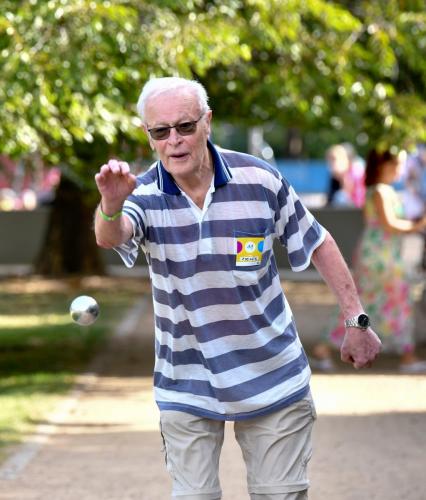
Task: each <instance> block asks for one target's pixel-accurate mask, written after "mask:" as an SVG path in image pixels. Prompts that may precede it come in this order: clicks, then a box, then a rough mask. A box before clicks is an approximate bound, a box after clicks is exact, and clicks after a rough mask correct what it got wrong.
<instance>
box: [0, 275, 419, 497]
mask: <svg viewBox="0 0 426 500" xmlns="http://www.w3.org/2000/svg"><path fill="white" fill-rule="evenodd" d="M285 286H286V288H287V290H288V298H289V301H290V303H291V305H292V307H293V311H294V313H295V317H296V319H297V321H298V326H299V331H300V335H301V337H302V341H303V342H304V343H305V345H306V346H307V349H308V352H309V348H310V346H311V345H312V343H313V342H314V341H315V339H316V338H317V336H318V329H319V328H320V326H321V325H323V324H325V323H324V322H326V321H327V319H328V317H329V316H330V314H332V311H333V307H334V306H333V299H332V297H331V296H330V294H329V293H328V291H327V289H326V288H325V286H324V285H323V284H321V283H287V284H286V285H285ZM144 290H145V292H146V290H147V287H146V286H144ZM422 318H423V315H422V314H421V315H420V319H422ZM422 321H423V320H422ZM152 325H153V315H152V307H151V297H150V295H149V294H148V293H144V294H143V296H142V298H141V299H140V300H139V301H138V302H137V303H136V304H135V306H133V307H132V308H131V309H130V310H129V311H128V313H127V314H126V315H125V317H124V318H123V321H122V322H121V323H120V325H119V327H118V328H117V331H116V333H115V335H114V336H113V337H112V338H111V340H110V342H109V344H108V345H107V346H106V348H105V350H104V351H102V352H101V353H99V355H98V356H97V357H96V358H95V359H94V360H93V363H92V364H91V366H90V367H89V369H88V372H87V373H86V374H85V375H82V376H81V377H79V380H78V384H77V385H76V387H75V389H74V390H73V391H72V392H71V393H70V394H69V396H68V397H67V398H65V399H64V401H63V402H62V404H61V405H60V406H59V407H58V408H57V410H56V411H55V413H53V414H52V415H50V416H49V417H48V418H47V419H46V421H44V422H39V426H38V429H37V433H36V434H35V435H34V436H32V437H31V438H30V439H28V441H27V442H26V443H24V444H23V445H22V446H20V447H18V448H16V449H15V450H13V453H11V455H10V457H9V458H8V459H7V460H6V461H5V462H4V463H3V464H1V465H0V499H1V500H133V499H138V500H140V499H144V500H145V499H146V500H166V499H167V498H170V479H169V477H168V474H167V472H166V470H165V467H164V459H163V455H162V453H161V438H160V435H159V432H158V411H157V408H156V406H155V403H154V401H153V398H152V382H151V370H152V358H153V328H152ZM418 329H419V331H420V329H422V331H424V330H423V329H424V323H423V322H421V324H419V325H418ZM422 351H423V350H422ZM425 354H426V353H425ZM312 392H313V395H314V398H315V401H316V405H317V411H318V420H317V423H316V426H315V430H314V456H313V459H312V461H311V463H310V477H311V490H310V495H309V498H310V499H311V500H365V499H369V500H373V499H374V500H375V499H377V500H421V499H426V490H425V487H424V484H425V483H424V464H425V450H426V375H421V376H407V375H400V374H398V372H397V371H396V369H395V360H394V359H392V358H389V357H382V358H381V359H380V360H379V361H378V363H377V364H376V365H375V367H374V368H373V369H370V370H368V371H360V372H355V371H354V370H353V369H352V368H351V367H344V366H343V365H340V366H339V370H338V372H337V373H335V374H331V375H324V374H319V373H314V375H313V378H312ZM226 425H227V428H226V430H227V432H226V439H225V445H224V449H223V453H222V459H221V479H222V488H223V499H224V500H230V499H232V500H248V498H249V497H248V494H247V491H246V486H245V470H244V464H243V461H242V458H241V453H240V451H239V449H238V446H237V445H236V444H235V441H234V439H233V436H232V434H233V433H232V423H227V424H226Z"/></svg>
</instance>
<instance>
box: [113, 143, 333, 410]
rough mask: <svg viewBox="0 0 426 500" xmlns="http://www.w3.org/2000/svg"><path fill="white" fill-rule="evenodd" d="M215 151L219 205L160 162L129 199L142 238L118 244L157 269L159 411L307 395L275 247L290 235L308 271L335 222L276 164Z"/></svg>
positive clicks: (128, 257)
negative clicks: (198, 198)
mask: <svg viewBox="0 0 426 500" xmlns="http://www.w3.org/2000/svg"><path fill="white" fill-rule="evenodd" d="M208 147H209V150H210V152H211V155H212V158H213V163H214V168H215V176H214V180H213V183H212V186H211V189H210V191H209V193H208V195H207V196H208V197H211V199H210V198H208V199H210V203H209V204H208V206H207V207H205V208H204V210H200V209H199V208H198V207H196V206H195V205H194V204H193V203H192V201H191V200H189V199H188V197H187V196H186V195H185V193H183V192H181V191H180V189H179V187H178V186H177V185H176V184H175V183H174V181H173V178H172V177H171V176H170V174H168V172H167V171H166V170H165V169H164V167H163V165H162V164H161V162H158V163H157V164H156V165H155V167H154V168H151V169H150V170H149V171H148V172H146V173H145V174H143V175H142V176H141V177H139V178H138V184H137V188H136V189H135V191H134V192H133V194H132V195H131V196H130V197H129V199H128V200H127V201H126V203H125V206H124V213H125V214H126V215H127V216H128V217H129V218H130V220H131V221H132V223H133V227H134V237H133V238H132V240H131V241H129V242H127V243H126V244H124V245H122V246H121V247H119V248H117V249H116V250H117V251H118V252H119V253H120V255H121V257H122V258H123V260H124V262H125V264H126V265H127V266H129V267H131V266H132V265H134V262H135V260H136V257H137V253H138V250H139V248H140V247H142V249H143V250H144V252H145V253H146V255H147V260H148V263H149V265H150V275H151V280H152V288H153V302H154V313H155V351H156V361H155V373H154V386H155V396H156V401H157V404H158V406H159V408H160V409H174V410H181V411H187V412H190V413H194V414H197V415H202V416H206V417H210V418H215V419H222V420H226V419H230V420H237V419H245V418H250V417H254V416H258V415H262V414H265V413H267V412H271V411H275V410H277V409H279V408H280V407H282V406H285V405H288V404H291V403H292V402H294V401H296V400H298V399H300V398H302V397H303V396H304V395H305V394H306V392H307V391H308V388H309V378H310V370H309V366H308V363H307V359H306V356H305V353H304V351H303V348H302V346H301V343H300V340H299V338H298V335H297V331H296V327H295V323H294V320H293V316H292V313H291V310H290V307H289V305H288V303H287V301H286V299H285V297H284V295H283V292H282V289H281V284H280V279H279V276H278V273H277V268H276V264H275V258H274V255H273V251H272V246H273V241H274V239H279V241H280V242H281V243H282V244H283V245H284V246H285V247H286V248H287V252H288V258H289V261H290V264H291V266H292V268H293V270H295V271H299V270H302V269H305V268H306V267H307V266H308V265H309V262H310V258H311V255H312V252H313V251H314V250H315V248H316V247H317V246H318V245H320V244H321V243H322V241H323V239H324V237H325V230H324V228H322V226H320V225H319V224H318V222H317V221H316V220H315V219H314V218H313V216H312V215H311V214H310V212H309V211H308V210H307V209H306V208H305V207H304V206H303V204H302V203H301V202H300V200H299V198H298V196H297V195H296V193H295V192H294V190H293V189H292V187H291V186H289V185H288V183H287V181H286V180H285V179H283V178H282V177H281V176H280V174H279V173H278V172H277V171H276V170H275V169H273V168H272V167H270V166H269V165H268V164H266V163H264V162H262V161H261V160H259V159H256V158H254V157H252V156H249V155H245V154H241V153H236V152H232V151H224V150H218V149H217V148H215V147H214V146H213V145H212V144H211V143H210V142H209V143H208Z"/></svg>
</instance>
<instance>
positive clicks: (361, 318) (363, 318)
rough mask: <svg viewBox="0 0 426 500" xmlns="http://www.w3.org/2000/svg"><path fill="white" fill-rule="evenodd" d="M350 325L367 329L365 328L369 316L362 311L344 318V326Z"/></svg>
mask: <svg viewBox="0 0 426 500" xmlns="http://www.w3.org/2000/svg"><path fill="white" fill-rule="evenodd" d="M350 326H353V327H355V328H359V329H361V330H367V328H368V327H369V326H370V318H369V317H368V316H367V315H366V314H364V313H362V314H358V316H354V317H353V318H349V319H346V320H345V327H346V328H348V327H350Z"/></svg>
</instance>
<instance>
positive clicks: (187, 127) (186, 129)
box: [176, 122, 197, 135]
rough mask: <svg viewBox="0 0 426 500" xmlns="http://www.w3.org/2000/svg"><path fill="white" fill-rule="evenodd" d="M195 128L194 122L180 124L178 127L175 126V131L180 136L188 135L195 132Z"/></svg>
mask: <svg viewBox="0 0 426 500" xmlns="http://www.w3.org/2000/svg"><path fill="white" fill-rule="evenodd" d="M196 128H197V123H196V122H185V123H180V124H179V125H176V130H177V131H178V133H179V134H180V135H190V134H193V133H194V132H195V129H196Z"/></svg>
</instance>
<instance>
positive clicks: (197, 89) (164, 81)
mask: <svg viewBox="0 0 426 500" xmlns="http://www.w3.org/2000/svg"><path fill="white" fill-rule="evenodd" d="M178 88H185V89H188V90H191V91H192V92H194V94H195V95H196V97H197V99H198V103H199V105H200V108H201V109H200V111H202V112H206V111H208V110H209V109H210V107H209V105H208V100H209V98H208V96H207V92H206V89H205V88H204V86H203V85H202V84H201V83H200V82H198V81H196V80H188V79H186V78H180V77H177V76H170V77H164V78H151V79H150V80H148V81H147V82H146V83H145V85H144V87H143V89H142V92H141V94H140V96H139V99H138V103H137V105H136V109H137V112H138V115H139V116H140V118H141V119H142V121H144V116H145V108H146V103H147V101H148V99H149V98H150V97H153V96H154V95H158V94H161V93H163V92H168V91H170V90H176V89H178Z"/></svg>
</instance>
